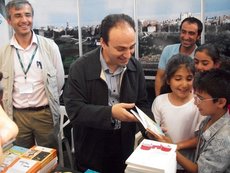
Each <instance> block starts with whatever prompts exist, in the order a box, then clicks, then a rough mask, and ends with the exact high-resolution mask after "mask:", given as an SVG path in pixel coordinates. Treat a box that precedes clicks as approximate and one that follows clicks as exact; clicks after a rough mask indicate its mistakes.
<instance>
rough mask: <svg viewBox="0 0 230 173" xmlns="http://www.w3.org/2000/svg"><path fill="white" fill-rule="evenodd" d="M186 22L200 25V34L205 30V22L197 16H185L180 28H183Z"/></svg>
mask: <svg viewBox="0 0 230 173" xmlns="http://www.w3.org/2000/svg"><path fill="white" fill-rule="evenodd" d="M184 22H188V23H195V24H197V26H198V35H201V32H202V30H203V24H202V22H201V21H200V20H199V19H197V18H195V17H187V18H185V19H184V20H183V21H182V22H181V24H180V30H181V28H182V25H183V23H184Z"/></svg>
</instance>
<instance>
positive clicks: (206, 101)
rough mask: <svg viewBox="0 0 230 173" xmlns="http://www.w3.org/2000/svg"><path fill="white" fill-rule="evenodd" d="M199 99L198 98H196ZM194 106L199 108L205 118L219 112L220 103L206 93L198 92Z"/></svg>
mask: <svg viewBox="0 0 230 173" xmlns="http://www.w3.org/2000/svg"><path fill="white" fill-rule="evenodd" d="M196 97H197V98H196ZM196 97H195V101H194V104H195V105H196V106H197V107H198V109H199V111H200V114H201V115H203V116H207V115H214V114H215V113H216V112H218V108H219V102H218V101H217V102H216V101H214V99H213V98H212V97H211V96H210V95H209V94H207V93H206V92H198V91H197V92H196Z"/></svg>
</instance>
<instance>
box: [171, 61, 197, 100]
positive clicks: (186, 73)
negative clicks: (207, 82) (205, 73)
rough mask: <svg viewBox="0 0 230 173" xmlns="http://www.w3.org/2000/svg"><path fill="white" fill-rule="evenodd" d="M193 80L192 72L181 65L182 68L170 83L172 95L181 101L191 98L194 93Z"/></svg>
mask: <svg viewBox="0 0 230 173" xmlns="http://www.w3.org/2000/svg"><path fill="white" fill-rule="evenodd" d="M193 78H194V76H193V74H192V72H191V71H190V70H188V69H187V68H186V67H185V65H180V68H179V69H178V70H177V71H176V72H175V73H174V75H173V76H172V77H171V79H170V80H169V81H168V84H169V85H170V88H171V90H172V94H173V95H174V96H176V97H177V98H180V99H185V98H187V97H189V96H190V94H191V91H192V82H193Z"/></svg>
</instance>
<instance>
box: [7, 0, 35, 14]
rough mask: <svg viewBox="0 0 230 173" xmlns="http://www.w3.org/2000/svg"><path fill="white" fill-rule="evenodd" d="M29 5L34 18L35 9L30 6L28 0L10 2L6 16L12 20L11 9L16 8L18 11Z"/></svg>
mask: <svg viewBox="0 0 230 173" xmlns="http://www.w3.org/2000/svg"><path fill="white" fill-rule="evenodd" d="M26 4H28V5H29V6H30V7H31V10H32V16H34V9H33V7H32V5H31V4H30V2H29V1H27V0H12V1H9V2H8V3H7V5H6V16H7V19H10V17H11V16H10V9H11V8H15V9H16V10H18V9H21V8H22V7H23V6H24V5H26Z"/></svg>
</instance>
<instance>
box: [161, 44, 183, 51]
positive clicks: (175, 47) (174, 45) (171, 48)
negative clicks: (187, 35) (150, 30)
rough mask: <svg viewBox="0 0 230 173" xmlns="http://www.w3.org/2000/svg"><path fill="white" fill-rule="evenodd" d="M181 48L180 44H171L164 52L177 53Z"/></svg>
mask: <svg viewBox="0 0 230 173" xmlns="http://www.w3.org/2000/svg"><path fill="white" fill-rule="evenodd" d="M179 47H180V43H176V44H170V45H167V46H165V48H164V50H165V51H166V50H167V51H177V50H179Z"/></svg>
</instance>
